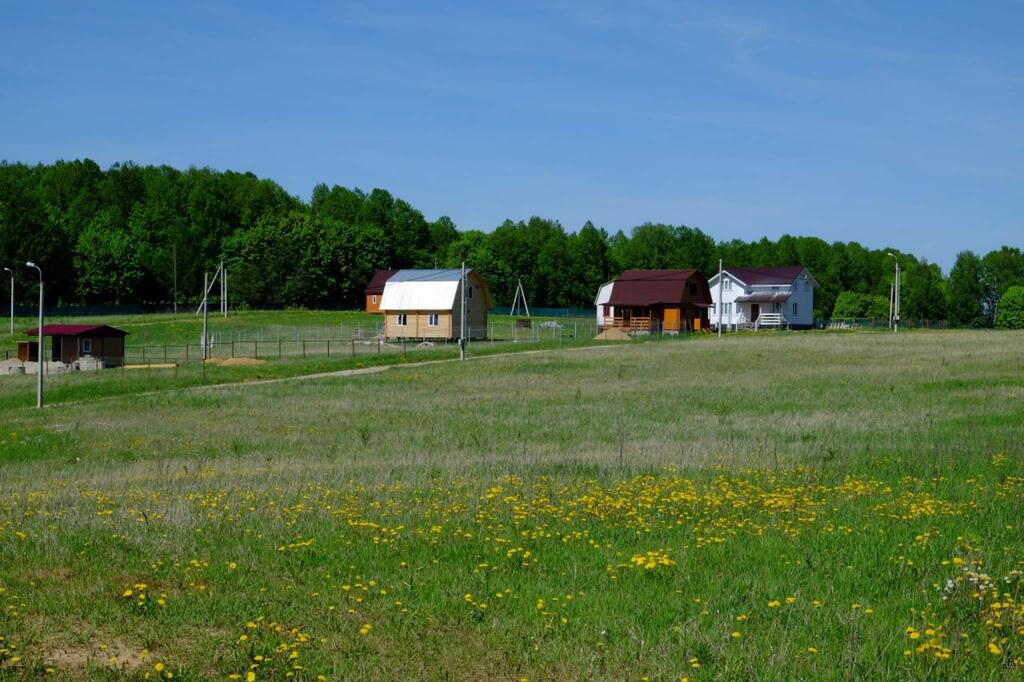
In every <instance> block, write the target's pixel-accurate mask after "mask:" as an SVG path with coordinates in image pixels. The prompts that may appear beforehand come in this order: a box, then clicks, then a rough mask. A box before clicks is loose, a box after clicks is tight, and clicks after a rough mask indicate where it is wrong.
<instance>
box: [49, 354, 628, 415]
mask: <svg viewBox="0 0 1024 682" xmlns="http://www.w3.org/2000/svg"><path fill="white" fill-rule="evenodd" d="M623 345H627V344H617V343H616V344H607V345H600V346H582V347H579V348H544V349H538V350H521V351H513V352H510V353H494V354H491V355H478V356H470V357H468V358H466V361H470V362H485V361H487V360H492V359H496V358H508V357H512V356H522V355H538V354H545V353H548V354H555V353H573V352H580V351H592V350H604V349H609V348H619V347H622V346H623ZM453 362H461V361H460V360H459V359H458V358H446V359H444V360H423V361H421V362H401V363H397V362H396V363H393V364H390V365H377V366H374V367H360V368H357V369H339V370H333V371H330V372H317V373H316V374H297V375H295V376H290V377H276V378H274V379H249V380H244V379H243V380H242V381H230V382H224V383H220V384H199V385H197V386H185V387H181V388H163V389H159V390H155V391H143V392H141V393H129V394H124V395H112V396H105V397H102V398H97V399H94V400H69V401H66V402H60V403H48V404H47V405H45V407H64V406H67V405H80V404H86V403H89V404H93V403H97V402H102V401H108V400H122V399H125V398H142V397H149V396H156V395H167V394H169V393H193V392H202V391H216V390H221V389H233V388H249V387H255V386H267V385H269V384H283V383H286V382H293V381H316V380H317V379H334V378H338V377H355V376H362V375H365V374H379V373H381V372H387V371H388V370H392V369H402V368H405V367H426V366H428V365H445V364H450V363H453Z"/></svg>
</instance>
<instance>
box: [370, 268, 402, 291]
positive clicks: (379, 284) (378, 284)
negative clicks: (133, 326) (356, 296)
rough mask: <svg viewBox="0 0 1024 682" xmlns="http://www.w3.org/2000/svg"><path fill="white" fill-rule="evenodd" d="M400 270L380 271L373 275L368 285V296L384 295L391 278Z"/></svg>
mask: <svg viewBox="0 0 1024 682" xmlns="http://www.w3.org/2000/svg"><path fill="white" fill-rule="evenodd" d="M396 272H398V270H378V271H377V272H375V273H373V277H371V278H370V281H369V282H367V284H366V293H367V294H383V293H384V285H385V284H387V283H388V280H389V279H391V276H392V275H394V274H395V273H396Z"/></svg>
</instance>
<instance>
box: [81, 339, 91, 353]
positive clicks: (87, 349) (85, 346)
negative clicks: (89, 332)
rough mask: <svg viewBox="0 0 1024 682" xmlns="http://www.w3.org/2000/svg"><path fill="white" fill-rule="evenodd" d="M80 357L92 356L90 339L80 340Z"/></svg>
mask: <svg viewBox="0 0 1024 682" xmlns="http://www.w3.org/2000/svg"><path fill="white" fill-rule="evenodd" d="M82 355H92V339H82Z"/></svg>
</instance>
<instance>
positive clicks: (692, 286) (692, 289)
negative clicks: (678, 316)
mask: <svg viewBox="0 0 1024 682" xmlns="http://www.w3.org/2000/svg"><path fill="white" fill-rule="evenodd" d="M688 288H689V290H690V296H696V295H697V283H696V282H690V283H689V285H688Z"/></svg>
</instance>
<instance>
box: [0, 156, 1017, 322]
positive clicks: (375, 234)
mask: <svg viewBox="0 0 1024 682" xmlns="http://www.w3.org/2000/svg"><path fill="white" fill-rule="evenodd" d="M891 251H893V250H892V249H868V248H865V247H863V246H861V245H860V244H858V243H856V242H834V243H831V244H829V243H827V242H825V241H823V240H821V239H818V238H816V237H796V236H792V235H783V236H782V237H780V238H779V239H778V240H776V241H772V240H770V239H768V238H762V239H760V240H758V241H754V242H745V241H741V240H735V239H734V240H731V241H723V242H716V241H715V240H714V239H713V238H712V237H711V236H709V235H708V234H706V233H705V232H703V231H702V230H701V229H699V228H696V227H689V226H686V225H668V224H662V223H644V224H642V225H639V226H637V227H635V228H633V229H632V230H629V231H621V230H620V231H617V232H616V233H615V234H612V235H609V234H608V232H606V231H605V230H604V229H601V228H600V227H599V226H595V225H593V224H592V223H590V222H587V223H586V224H585V225H583V226H582V227H581V228H580V229H579V231H578V232H572V231H567V230H566V229H565V228H564V227H563V226H562V225H560V224H559V223H558V222H557V221H554V220H549V219H545V218H542V217H538V216H534V217H532V218H530V219H529V220H526V221H512V220H506V221H505V222H504V223H502V224H501V225H499V226H497V227H496V228H495V229H494V230H493V231H491V232H488V231H487V230H472V231H459V230H458V229H457V227H456V225H455V223H454V222H453V221H452V220H451V218H448V217H447V216H441V217H439V218H438V219H437V220H435V221H434V222H429V221H428V220H427V219H426V218H425V217H424V216H423V214H422V213H421V212H420V211H418V210H416V209H415V208H414V207H413V206H411V205H410V204H409V203H408V202H406V201H403V200H402V199H400V198H397V197H394V196H392V195H391V194H390V193H389V192H387V191H385V190H383V189H374V190H373V191H371V192H369V193H366V192H363V191H362V190H360V189H357V188H353V189H349V188H345V187H339V186H330V187H329V186H328V185H325V184H318V185H317V186H316V187H314V188H313V193H312V197H311V200H310V202H309V203H308V204H306V203H303V202H302V201H300V200H299V199H297V198H295V197H293V196H290V195H289V194H288V193H287V192H285V191H284V190H283V189H282V188H281V187H280V186H278V185H277V184H275V183H274V182H272V181H269V180H264V179H260V178H258V177H256V176H255V175H253V174H252V173H236V172H233V171H226V172H217V171H213V170H211V169H208V168H190V169H188V170H186V171H179V170H176V169H174V168H170V167H168V166H136V165H135V164H132V163H125V164H115V165H113V166H111V167H110V168H108V169H107V170H103V169H101V168H100V167H99V166H97V165H96V164H95V163H94V162H92V161H89V160H82V161H71V162H64V161H60V162H57V163H54V164H50V165H37V166H28V165H25V164H7V163H0V261H2V262H3V263H4V264H6V263H23V262H25V261H26V260H34V261H36V262H38V263H40V264H41V265H42V266H43V269H44V272H45V273H46V279H47V283H48V285H47V293H48V295H49V296H50V301H49V302H50V304H51V305H52V304H59V303H78V302H88V303H115V302H121V303H139V302H141V303H166V302H169V301H170V300H171V297H172V291H173V290H174V286H175V272H176V273H177V277H176V279H177V291H178V292H179V300H181V301H182V302H191V303H195V302H197V301H198V300H199V298H200V297H201V294H202V292H201V290H202V283H203V274H204V272H208V271H211V270H213V269H214V268H215V267H216V264H217V263H218V262H219V261H221V260H222V259H224V260H226V261H227V262H228V263H229V266H230V272H231V273H232V274H231V280H232V285H231V291H232V293H233V300H234V301H235V302H236V303H238V304H241V305H249V306H281V305H291V306H307V307H309V306H321V307H358V306H359V305H360V303H361V297H362V291H363V287H364V286H365V283H366V281H367V280H368V279H369V277H370V276H371V275H372V274H373V272H374V270H376V269H379V268H404V267H435V266H436V267H445V266H447V267H455V266H457V265H459V264H460V263H461V262H463V261H465V262H466V264H467V265H469V266H470V267H472V268H475V269H476V270H477V271H479V272H480V273H481V274H482V275H483V276H484V278H485V279H487V281H488V284H489V285H490V289H491V294H492V297H493V300H494V301H495V303H496V304H497V305H508V304H510V303H511V301H512V296H513V293H514V291H515V287H516V282H517V281H518V279H519V278H520V277H522V280H523V285H524V287H525V289H526V295H527V299H528V301H529V302H530V304H532V305H534V306H567V307H580V306H589V305H590V304H591V303H592V301H593V298H594V294H595V292H596V291H597V288H598V287H599V286H600V284H602V283H603V282H606V281H608V280H609V279H612V278H613V277H614V276H615V275H617V274H618V273H619V272H621V271H622V270H625V269H630V268H697V269H700V270H703V271H704V272H705V273H707V274H711V273H713V272H715V271H716V270H717V268H718V261H719V259H721V260H722V261H724V263H725V265H727V266H728V265H736V266H770V265H788V264H797V263H799V264H802V265H805V266H807V267H808V268H809V269H810V270H811V272H812V273H813V274H814V276H815V278H816V279H817V281H818V283H819V285H820V286H819V287H818V289H816V291H815V297H814V315H815V317H816V318H827V317H831V316H833V315H835V316H837V317H839V316H846V315H845V313H848V312H849V311H850V310H851V308H850V306H853V308H852V309H854V310H858V311H860V312H861V313H862V315H860V316H869V317H885V315H886V314H887V313H888V309H887V304H886V306H885V308H886V309H885V312H884V314H879V309H878V305H877V299H878V298H879V297H881V298H882V299H883V300H884V301H887V300H888V299H887V297H888V294H889V286H890V284H891V283H892V273H893V261H892V259H891V258H890V257H889V255H888V253H889V252H891ZM897 255H898V256H899V259H900V264H901V267H902V268H903V271H904V277H903V298H902V313H903V317H904V318H905V319H906V318H910V319H929V320H937V319H942V318H944V317H945V316H946V314H947V311H948V312H949V314H950V316H951V317H954V318H955V320H956V324H962V325H975V326H980V325H986V324H988V325H991V324H992V323H993V322H994V314H995V309H996V303H997V301H998V300H999V297H1000V296H1002V295H1003V293H1004V292H1005V291H1006V290H1007V289H1008V288H1009V287H1010V286H1013V285H1014V284H1024V254H1022V253H1021V251H1020V250H1019V249H1014V248H1010V247H1003V248H1002V249H1000V250H998V251H993V252H992V253H990V254H988V255H986V256H985V257H984V258H983V259H980V260H979V259H978V258H977V257H976V256H973V254H972V255H971V258H969V259H967V260H964V261H962V262H960V263H959V267H958V268H957V269H956V271H955V273H954V274H953V275H952V276H951V279H950V281H949V282H947V281H946V280H945V279H944V278H943V276H942V273H941V272H940V270H939V268H938V267H937V266H936V265H934V264H931V263H928V262H927V261H923V260H920V261H919V260H918V259H916V258H914V256H912V255H910V254H900V253H897ZM972 259H973V260H972ZM21 270H22V269H18V275H17V276H18V279H19V280H20V281H19V282H18V283H17V286H16V290H17V292H18V295H19V297H20V298H21V300H22V302H23V303H26V304H28V303H30V302H31V299H32V297H33V296H34V293H33V292H32V290H31V284H32V280H31V275H30V273H27V272H22V271H21ZM947 290H948V293H949V301H948V302H947ZM844 293H849V294H857V295H858V296H862V297H865V298H863V299H854V298H851V297H849V296H847V297H846V300H845V301H844V302H843V304H842V306H840V307H839V308H838V312H836V311H834V308H836V306H837V303H839V298H840V296H841V295H842V294H844ZM864 301H867V302H868V303H867V304H865V303H864ZM839 313H844V315H840V314H839Z"/></svg>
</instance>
